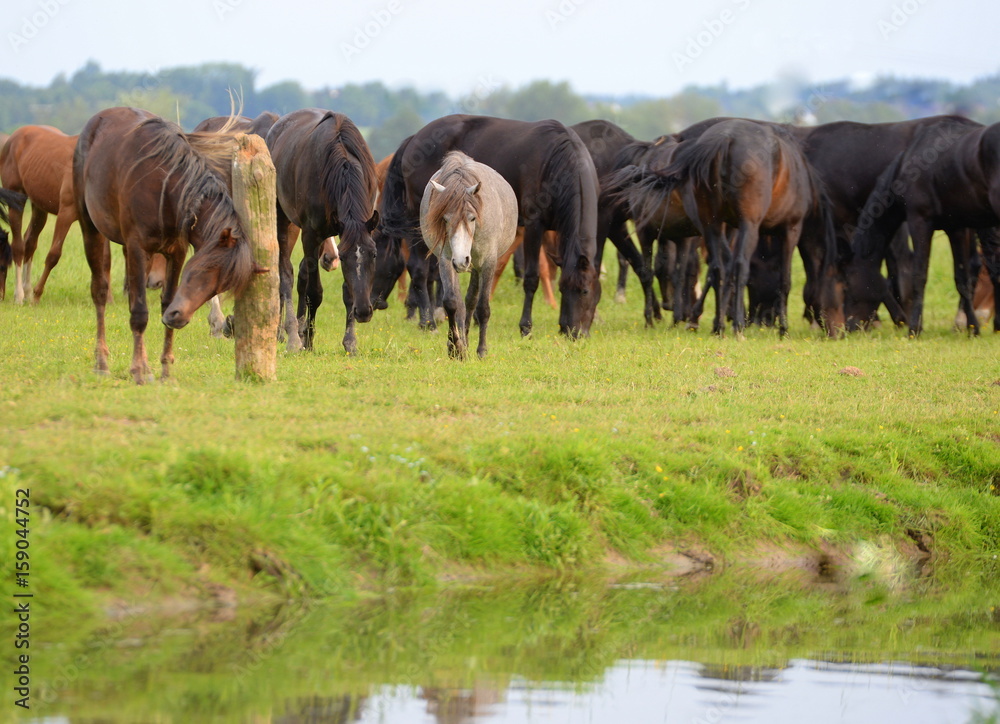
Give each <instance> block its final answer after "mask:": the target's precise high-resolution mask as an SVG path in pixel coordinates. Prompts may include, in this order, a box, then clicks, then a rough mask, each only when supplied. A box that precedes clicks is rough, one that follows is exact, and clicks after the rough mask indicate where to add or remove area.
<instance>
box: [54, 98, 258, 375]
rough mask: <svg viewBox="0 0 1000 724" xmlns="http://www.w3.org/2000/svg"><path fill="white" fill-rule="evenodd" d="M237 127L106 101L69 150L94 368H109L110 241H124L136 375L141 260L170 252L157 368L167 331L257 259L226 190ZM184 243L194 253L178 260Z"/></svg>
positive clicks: (142, 298) (245, 275)
mask: <svg viewBox="0 0 1000 724" xmlns="http://www.w3.org/2000/svg"><path fill="white" fill-rule="evenodd" d="M233 141H234V136H233V135H232V134H229V133H217V134H185V133H184V132H183V131H182V130H181V129H180V127H178V126H177V125H176V124H173V123H170V122H169V121H165V120H163V119H162V118H159V117H158V116H155V115H153V114H152V113H149V112H148V111H143V110H139V109H136V108H109V109H107V110H104V111H101V112H100V113H98V114H97V115H95V116H94V117H93V118H91V119H90V120H89V121H87V124H86V125H85V126H84V127H83V131H82V132H81V134H80V140H79V142H78V144H77V147H76V152H75V154H74V156H73V184H74V186H75V188H76V192H77V213H78V215H79V219H80V227H81V230H82V231H83V243H84V251H85V253H86V256H87V263H88V264H89V265H90V272H91V282H90V295H91V298H92V299H93V301H94V307H95V308H96V310H97V344H96V347H95V371H96V372H98V373H99V374H107V372H108V347H107V343H106V342H105V324H104V309H105V305H106V303H107V297H108V287H109V281H110V280H109V278H110V270H111V253H110V246H109V243H108V241H109V240H113V241H115V242H117V243H120V244H122V245H123V246H124V247H125V256H126V259H127V264H126V267H127V274H128V297H129V310H130V312H131V315H130V326H131V329H132V338H133V353H132V364H131V367H130V370H129V371H130V372H131V374H132V377H133V379H134V380H135V381H136V383H137V384H142V383H143V382H144V381H146V379H147V378H148V377H149V376H150V370H149V364H148V361H147V357H146V347H145V342H144V339H143V335H144V333H145V330H146V325H147V323H148V321H149V310H148V308H147V306H146V284H145V281H146V280H145V276H146V262H147V260H148V258H149V255H151V254H162V255H163V256H164V257H165V258H166V260H167V270H166V278H165V281H164V285H163V291H162V294H161V308H162V309H163V322H164V324H166V325H167V329H166V331H165V334H164V339H163V354H162V355H161V357H160V363H161V367H162V375H163V377H168V376H169V374H170V364H171V363H172V362H173V359H174V356H173V330H174V329H179V328H181V327H183V326H184V325H185V324H187V323H188V321H189V320H190V318H191V315H192V314H193V313H194V311H195V310H196V309H197V308H198V307H199V306H200V305H201V304H204V303H205V302H206V301H208V300H209V299H210V298H211V297H212V296H213V295H215V294H218V293H221V292H223V291H226V290H228V289H234V290H237V291H239V290H241V289H242V288H244V287H245V286H246V285H247V284H248V283H249V281H250V279H251V277H252V275H253V273H254V272H255V271H257V270H258V269H257V266H256V265H255V264H254V262H253V255H252V253H251V250H250V245H249V241H248V239H247V237H246V234H245V233H244V230H243V228H242V225H241V224H240V220H239V217H238V216H237V214H236V211H235V209H234V207H233V202H232V198H231V196H230V193H229V182H228V176H229V175H230V174H231V164H232V155H233V149H234V143H233ZM188 244H191V245H192V246H193V247H194V248H195V255H194V256H193V257H192V259H191V261H190V262H189V263H188V265H187V267H186V268H185V270H184V285H183V286H184V288H183V289H182V290H180V292H179V291H178V281H179V278H180V275H181V266H182V265H183V264H184V257H185V254H186V252H187V247H188Z"/></svg>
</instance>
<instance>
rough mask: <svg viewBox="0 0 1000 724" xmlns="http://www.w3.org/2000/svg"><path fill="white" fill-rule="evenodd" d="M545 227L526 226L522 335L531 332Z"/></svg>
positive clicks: (534, 224) (525, 335)
mask: <svg viewBox="0 0 1000 724" xmlns="http://www.w3.org/2000/svg"><path fill="white" fill-rule="evenodd" d="M543 233H544V229H542V227H541V226H540V225H539V224H538V222H532V223H531V224H530V225H529V226H526V227H525V228H524V244H523V245H522V246H523V248H524V306H523V307H522V308H521V321H520V325H519V326H520V328H521V336H522V337H527V336H528V335H529V334H531V326H532V321H531V307H532V304H533V303H534V300H535V292H536V291H537V290H538V252H539V250H540V249H541V247H542V235H543Z"/></svg>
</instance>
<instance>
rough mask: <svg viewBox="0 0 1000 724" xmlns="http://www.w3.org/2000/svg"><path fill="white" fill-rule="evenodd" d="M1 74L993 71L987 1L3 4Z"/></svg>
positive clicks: (469, 87)
mask: <svg viewBox="0 0 1000 724" xmlns="http://www.w3.org/2000/svg"><path fill="white" fill-rule="evenodd" d="M4 7H5V8H6V10H5V12H4V13H3V16H2V20H0V26H2V28H3V37H2V38H0V77H7V78H12V79H14V80H16V81H19V82H21V83H26V84H29V85H35V86H44V85H48V84H49V83H50V82H51V81H52V79H53V78H54V77H55V76H56V75H58V74H60V73H65V74H66V75H67V76H68V75H72V74H73V73H74V72H75V71H76V70H78V69H79V68H80V67H81V66H82V65H83V64H84V63H86V62H87V61H88V60H95V61H97V62H98V63H99V64H100V66H101V67H102V68H103V69H104V70H137V71H151V72H156V71H158V70H160V69H163V68H169V67H174V66H178V65H196V64H200V63H203V62H207V61H228V62H236V63H240V64H243V65H245V66H248V67H251V68H254V69H256V70H257V71H259V75H258V84H257V87H258V89H259V88H262V87H265V86H267V85H270V84H272V83H276V82H279V81H283V80H297V81H299V82H300V83H302V85H303V86H304V87H305V88H306V89H309V90H315V89H318V88H321V87H323V86H339V85H343V84H345V83H349V82H355V83H360V82H365V81H370V80H381V81H383V82H385V83H386V84H387V85H389V86H390V87H400V86H403V85H412V86H415V87H417V88H418V89H420V90H422V91H428V90H443V91H445V92H447V93H449V94H450V95H452V96H458V95H464V94H468V93H477V92H478V93H483V94H485V93H487V92H489V91H490V90H493V89H495V88H496V87H499V86H503V85H509V86H511V87H514V88H516V87H518V86H520V85H523V84H525V83H527V82H530V81H532V80H536V79H548V80H552V81H562V80H567V81H569V82H570V84H571V85H572V87H573V89H574V90H576V91H577V92H579V93H607V94H628V93H638V94H648V95H654V96H662V95H670V94H673V93H675V92H677V91H679V90H680V89H682V88H683V87H684V86H686V85H689V84H717V83H721V82H726V83H728V84H729V86H730V87H731V88H748V87H752V86H754V85H758V84H761V83H766V82H769V81H772V80H775V79H777V78H779V77H781V76H793V77H795V78H799V79H802V80H805V81H806V82H808V83H814V84H817V85H819V84H821V83H822V82H823V81H829V80H836V79H841V78H853V79H855V80H857V81H858V82H859V83H864V82H865V80H866V79H870V78H872V77H874V76H875V75H881V74H895V75H897V76H902V77H910V78H912V77H922V78H937V79H947V80H952V81H957V82H968V81H970V80H973V79H975V78H979V77H982V76H984V75H990V74H993V73H996V72H998V71H1000V53H998V52H997V28H998V25H1000V24H998V22H997V21H998V20H1000V3H997V2H995V0H948V1H947V2H945V1H944V0H819V1H815V0H814V1H812V2H809V1H806V2H799V3H794V4H793V3H789V2H787V0H714V1H709V2H693V1H688V2H682V3H681V2H671V1H670V0H646V1H642V0H538V1H535V0H504V1H503V2H485V1H479V2H476V1H475V0H351V1H350V2H317V1H315V0H313V1H309V0H280V1H279V2H265V0H152V1H151V2H124V1H122V0H4Z"/></svg>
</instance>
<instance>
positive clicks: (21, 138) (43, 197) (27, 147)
mask: <svg viewBox="0 0 1000 724" xmlns="http://www.w3.org/2000/svg"><path fill="white" fill-rule="evenodd" d="M76 139H77V136H67V135H66V134H65V133H63V132H62V131H60V130H59V129H57V128H52V127H51V126H22V127H21V128H18V129H17V130H16V131H14V133H12V134H11V136H10V139H9V140H8V141H7V143H6V144H4V146H3V149H2V150H0V180H2V182H3V185H4V188H8V189H11V190H13V191H18V192H20V193H23V194H26V195H27V197H28V198H29V199H30V200H31V221H30V222H29V224H28V233H27V234H26V235H24V236H22V234H21V228H22V220H23V218H22V213H21V210H20V209H12V210H11V213H10V222H11V224H10V226H11V233H12V234H13V237H14V238H13V243H12V244H11V251H12V252H13V261H14V302H15V303H16V304H23V303H24V300H25V298H27V299H28V300H29V301H38V299H39V298H41V296H42V292H44V291H45V282H46V281H47V280H48V278H49V273H50V272H51V271H52V268H53V267H54V266H55V265H56V264H58V263H59V258H60V257H61V256H62V248H63V242H64V241H65V240H66V233H67V232H68V231H69V227H70V226H71V225H72V224H73V222H74V221H76V196H75V195H74V193H73V149H74V148H75V147H76ZM49 214H53V215H55V217H56V228H55V231H54V232H53V234H52V246H51V247H50V248H49V253H48V255H47V256H46V257H45V269H44V271H43V272H42V276H41V277H40V278H39V279H38V283H37V284H36V285H35V288H34V290H32V288H31V261H32V259H33V258H34V256H35V250H36V249H37V248H38V237H39V236H40V235H41V233H42V229H44V228H45V222H46V221H48V218H49ZM4 287H6V284H5V285H4ZM4 291H5V290H4V289H3V288H0V298H2V297H3V296H4Z"/></svg>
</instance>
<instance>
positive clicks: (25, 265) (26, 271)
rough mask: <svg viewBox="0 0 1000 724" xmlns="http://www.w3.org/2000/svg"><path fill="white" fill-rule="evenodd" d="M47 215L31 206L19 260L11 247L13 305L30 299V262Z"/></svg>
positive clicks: (14, 249)
mask: <svg viewBox="0 0 1000 724" xmlns="http://www.w3.org/2000/svg"><path fill="white" fill-rule="evenodd" d="M48 218H49V215H48V214H47V213H45V212H44V211H42V209H41V207H39V206H35V205H34V204H32V206H31V221H29V222H28V233H27V234H26V235H25V236H24V238H23V239H22V244H21V245H20V247H21V248H20V251H21V254H20V259H18V249H17V247H12V249H13V251H14V303H15V304H24V299H25V297H27V298H28V299H31V294H32V292H31V260H32V258H34V256H35V249H36V248H37V247H38V237H39V235H41V233H42V229H44V228H45V222H46V221H48Z"/></svg>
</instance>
